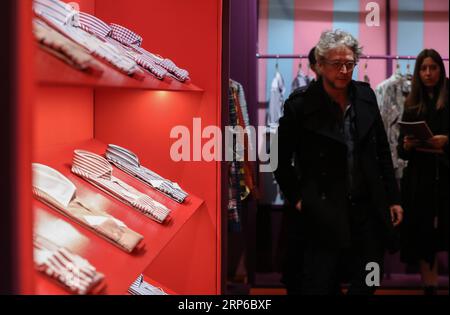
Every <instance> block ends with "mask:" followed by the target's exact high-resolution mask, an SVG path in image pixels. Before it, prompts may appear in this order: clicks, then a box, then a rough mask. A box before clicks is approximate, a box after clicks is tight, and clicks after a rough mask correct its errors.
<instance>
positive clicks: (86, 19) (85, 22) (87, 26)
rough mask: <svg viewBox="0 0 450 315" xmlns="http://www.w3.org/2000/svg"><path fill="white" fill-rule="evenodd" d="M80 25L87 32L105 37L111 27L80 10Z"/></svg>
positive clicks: (110, 30) (109, 32)
mask: <svg viewBox="0 0 450 315" xmlns="http://www.w3.org/2000/svg"><path fill="white" fill-rule="evenodd" d="M79 14H80V27H81V28H82V29H83V30H85V31H86V32H88V33H91V34H96V35H97V36H99V37H107V36H109V35H110V34H111V32H112V29H111V27H109V25H108V24H106V23H105V22H103V21H102V20H100V19H99V18H96V17H95V16H93V15H90V14H88V13H84V12H80V13H79Z"/></svg>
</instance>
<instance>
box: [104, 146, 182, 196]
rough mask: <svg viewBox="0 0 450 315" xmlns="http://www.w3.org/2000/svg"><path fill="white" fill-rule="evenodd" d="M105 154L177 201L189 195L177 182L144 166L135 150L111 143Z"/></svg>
mask: <svg viewBox="0 0 450 315" xmlns="http://www.w3.org/2000/svg"><path fill="white" fill-rule="evenodd" d="M105 155H106V158H107V159H108V161H110V162H111V163H113V164H114V165H115V166H116V167H117V168H119V169H121V170H122V171H124V172H126V173H128V174H129V175H131V176H134V177H136V178H137V179H139V180H140V181H141V182H143V183H144V184H147V185H149V186H150V187H152V188H154V189H156V190H158V191H160V192H162V193H163V194H165V195H166V196H168V197H169V198H171V199H173V200H175V201H176V202H178V203H183V202H184V201H185V199H186V198H187V197H188V193H187V192H185V191H184V190H183V189H181V187H180V186H179V185H178V184H177V183H173V182H171V181H170V180H168V179H165V178H163V177H161V176H160V175H158V174H156V173H155V172H152V171H151V170H149V169H147V168H145V167H144V166H142V165H141V164H140V162H139V158H138V157H137V155H136V154H134V153H133V152H131V151H129V150H127V149H124V148H122V147H119V146H118V145H114V144H109V145H108V148H107V149H106V153H105Z"/></svg>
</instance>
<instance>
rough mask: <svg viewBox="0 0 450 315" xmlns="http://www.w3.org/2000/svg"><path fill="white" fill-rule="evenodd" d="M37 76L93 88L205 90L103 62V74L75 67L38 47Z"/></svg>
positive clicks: (53, 82)
mask: <svg viewBox="0 0 450 315" xmlns="http://www.w3.org/2000/svg"><path fill="white" fill-rule="evenodd" d="M35 60H36V76H37V82H38V83H39V84H40V85H51V86H55V85H56V86H58V85H62V86H72V87H73V86H74V87H94V88H126V89H142V90H157V91H183V92H203V91H204V90H202V89H201V88H199V87H197V86H195V85H194V84H192V83H190V82H186V83H182V82H179V81H177V80H175V79H173V78H168V77H166V78H165V79H164V80H158V79H157V78H155V77H154V76H152V75H151V74H150V73H147V72H146V73H145V78H144V80H142V81H139V80H136V79H133V78H131V77H128V76H127V75H125V74H123V73H121V72H120V71H118V70H116V69H114V68H112V67H111V66H109V65H107V64H105V63H102V62H100V61H99V63H100V64H101V68H102V69H103V74H102V76H100V77H95V76H93V75H90V74H87V73H84V72H82V71H79V70H76V69H74V68H73V67H71V66H70V65H68V64H66V63H65V62H63V61H62V60H60V59H58V58H57V57H55V56H53V55H51V54H50V53H48V52H46V51H44V50H42V49H39V48H38V49H36V56H35Z"/></svg>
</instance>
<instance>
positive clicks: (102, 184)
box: [72, 150, 171, 223]
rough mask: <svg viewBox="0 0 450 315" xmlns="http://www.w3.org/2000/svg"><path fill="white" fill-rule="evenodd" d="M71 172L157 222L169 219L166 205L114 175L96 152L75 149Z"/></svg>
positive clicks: (108, 165)
mask: <svg viewBox="0 0 450 315" xmlns="http://www.w3.org/2000/svg"><path fill="white" fill-rule="evenodd" d="M72 172H73V173H74V174H76V175H78V176H80V177H82V178H83V179H85V180H86V181H88V182H89V183H91V184H92V185H94V186H96V187H97V188H99V189H101V190H103V191H105V192H106V193H108V194H109V195H111V196H113V197H115V198H117V199H119V200H120V201H122V202H124V203H126V204H128V205H130V206H132V207H133V208H135V209H137V210H139V211H140V212H141V213H143V214H144V215H146V216H147V217H149V218H151V219H153V220H155V221H157V222H158V223H163V222H164V221H166V220H167V221H168V219H169V214H170V212H171V211H170V210H169V209H168V208H167V207H166V206H164V205H162V204H161V203H159V202H157V201H155V200H153V199H152V198H151V197H149V196H147V195H146V194H144V193H142V192H140V191H139V190H137V189H136V188H134V187H132V186H130V185H128V184H126V183H125V182H123V181H121V180H120V179H118V178H116V177H114V176H113V168H112V166H111V164H110V163H109V162H108V161H107V160H106V159H104V158H103V157H101V156H99V155H97V154H94V153H91V152H87V151H83V150H75V152H74V156H73V164H72Z"/></svg>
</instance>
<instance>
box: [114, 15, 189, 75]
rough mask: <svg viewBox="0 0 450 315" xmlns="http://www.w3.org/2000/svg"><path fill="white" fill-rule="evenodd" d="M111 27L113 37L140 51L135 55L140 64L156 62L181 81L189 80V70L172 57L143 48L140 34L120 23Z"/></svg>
mask: <svg viewBox="0 0 450 315" xmlns="http://www.w3.org/2000/svg"><path fill="white" fill-rule="evenodd" d="M110 27H111V29H112V32H111V37H112V38H114V39H115V40H117V41H119V42H121V43H122V44H124V45H126V46H128V47H132V48H134V50H135V51H137V52H138V53H139V54H137V55H135V61H136V62H137V63H138V64H140V65H146V64H155V65H158V66H160V67H162V68H163V69H165V70H167V71H168V72H169V73H170V74H172V75H173V76H174V77H175V78H176V79H177V80H179V81H181V82H184V81H187V80H189V72H188V71H187V70H184V69H181V68H179V67H177V65H176V64H175V63H174V62H173V61H172V60H170V59H165V58H162V57H161V56H158V55H155V54H152V53H151V52H148V51H147V50H145V49H143V48H142V47H141V45H142V38H141V37H140V36H139V35H137V34H136V33H134V32H133V31H130V30H129V29H127V28H125V27H123V26H121V25H118V24H110Z"/></svg>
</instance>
